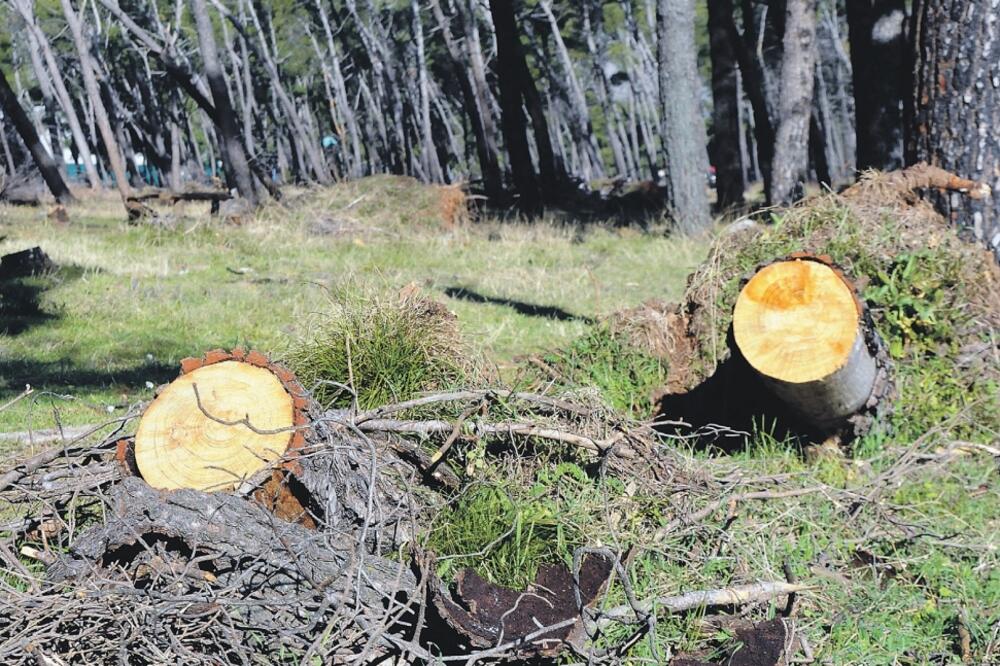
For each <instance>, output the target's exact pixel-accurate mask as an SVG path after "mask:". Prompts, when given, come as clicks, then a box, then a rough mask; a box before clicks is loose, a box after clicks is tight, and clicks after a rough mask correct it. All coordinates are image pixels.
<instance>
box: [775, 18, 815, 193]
mask: <svg viewBox="0 0 1000 666" xmlns="http://www.w3.org/2000/svg"><path fill="white" fill-rule="evenodd" d="M787 4H788V10H787V12H788V13H787V17H786V20H785V37H784V57H783V60H782V63H781V95H780V123H779V125H778V131H777V133H776V135H775V140H774V162H773V164H772V166H771V170H772V174H771V189H770V191H769V192H768V202H769V203H770V204H771V205H782V204H788V203H791V202H792V201H794V200H796V199H798V198H800V197H801V196H802V193H803V188H804V185H805V181H806V178H807V175H808V174H807V171H808V168H809V154H808V147H809V118H810V115H811V111H812V100H813V78H814V74H813V69H814V67H815V62H816V4H815V0H789V1H788V3H787Z"/></svg>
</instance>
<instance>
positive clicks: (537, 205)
mask: <svg viewBox="0 0 1000 666" xmlns="http://www.w3.org/2000/svg"><path fill="white" fill-rule="evenodd" d="M490 11H491V13H492V15H493V23H494V25H495V26H496V39H497V78H498V79H499V82H500V111H501V114H500V118H501V127H502V131H503V137H504V143H505V144H506V146H507V156H508V159H509V160H510V172H511V176H512V177H513V180H514V189H515V191H516V192H517V196H518V201H517V206H518V208H519V209H520V210H521V212H522V213H524V214H525V215H528V216H534V215H537V214H538V213H539V212H541V204H542V194H541V190H540V189H539V184H538V179H537V178H536V176H535V167H534V165H533V164H532V162H531V149H530V148H529V147H528V129H527V121H526V119H525V117H524V110H523V107H522V104H521V99H522V97H521V96H522V91H523V89H524V84H523V82H522V81H521V78H522V76H523V73H524V71H526V70H527V65H526V64H525V63H524V54H523V53H522V52H521V45H520V41H519V40H518V36H517V35H518V32H517V22H516V20H515V18H514V5H513V0H490ZM528 83H529V84H530V85H531V86H532V87H534V84H533V83H531V82H530V81H529V82H528ZM550 146H551V144H550Z"/></svg>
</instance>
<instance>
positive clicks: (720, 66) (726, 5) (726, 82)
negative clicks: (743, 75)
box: [708, 0, 745, 210]
mask: <svg viewBox="0 0 1000 666" xmlns="http://www.w3.org/2000/svg"><path fill="white" fill-rule="evenodd" d="M732 11H733V6H732V2H731V1H730V0H719V1H715V2H709V3H708V37H709V54H710V56H711V59H712V143H711V156H712V164H713V165H714V166H715V191H716V197H717V199H716V205H717V206H718V208H719V209H720V210H725V209H727V208H730V207H732V206H738V205H741V204H742V203H743V190H744V189H745V184H744V182H743V158H742V154H741V151H740V148H741V143H740V138H741V135H742V128H741V127H740V113H739V105H740V99H739V97H740V89H739V81H738V71H737V68H736V53H735V49H737V48H739V47H738V45H736V44H733V42H732V41H730V39H729V34H728V29H727V24H728V22H729V21H731V20H732ZM726 12H729V15H728V16H727V15H726Z"/></svg>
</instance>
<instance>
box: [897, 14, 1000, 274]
mask: <svg viewBox="0 0 1000 666" xmlns="http://www.w3.org/2000/svg"><path fill="white" fill-rule="evenodd" d="M913 44H914V48H915V49H916V52H915V53H914V57H915V61H916V66H915V68H914V74H915V77H916V86H915V88H914V89H913V98H912V101H911V102H910V104H911V109H912V111H911V114H910V117H909V118H908V141H909V144H910V145H909V147H908V153H909V155H908V161H910V162H914V161H926V162H929V163H930V164H932V165H933V166H938V167H941V168H943V169H945V170H947V171H951V172H953V173H956V174H958V175H959V176H962V177H963V178H970V179H972V180H977V181H982V182H984V183H986V184H987V185H989V186H990V187H991V188H992V190H993V192H998V191H1000V133H998V132H997V128H998V127H1000V88H998V86H997V82H998V76H1000V75H998V73H997V66H996V53H997V51H998V50H1000V20H998V15H997V13H996V9H995V7H994V5H993V3H992V2H990V1H989V0H971V1H965V2H955V1H953V0H921V1H920V2H918V3H917V4H916V6H915V7H914V29H913ZM931 196H932V198H933V199H934V201H935V203H936V204H937V205H938V207H939V208H940V209H941V210H942V211H943V212H944V213H945V215H946V216H947V218H948V219H949V220H950V221H951V222H953V223H954V224H957V225H958V226H959V227H961V228H962V229H965V230H967V232H968V233H969V234H970V235H972V236H973V237H974V238H976V239H977V240H979V241H980V242H983V243H985V244H986V245H987V246H988V247H989V248H990V249H991V250H992V251H993V253H994V254H995V256H996V257H997V260H998V261H1000V196H997V195H994V196H993V197H992V198H989V199H980V200H975V199H972V200H970V199H969V198H968V197H961V196H957V195H951V196H948V195H943V194H932V195H931Z"/></svg>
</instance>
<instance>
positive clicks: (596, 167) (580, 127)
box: [538, 0, 604, 180]
mask: <svg viewBox="0 0 1000 666" xmlns="http://www.w3.org/2000/svg"><path fill="white" fill-rule="evenodd" d="M538 4H539V6H540V7H541V8H542V11H543V12H544V13H545V17H546V19H548V22H549V29H550V31H551V33H552V41H553V43H554V45H555V49H556V55H557V57H558V59H559V63H560V66H561V68H562V70H563V76H564V77H565V86H566V91H567V96H566V97H567V102H568V105H569V109H570V114H571V117H572V118H573V124H572V125H571V127H572V131H573V140H574V142H575V143H576V144H577V145H578V146H579V151H580V156H581V158H582V161H583V165H582V166H583V172H582V173H581V174H580V175H582V176H583V179H584V180H591V179H593V178H601V177H602V176H603V175H604V165H603V164H601V159H600V149H599V148H598V146H597V139H596V137H595V135H594V129H593V127H591V124H590V109H589V107H588V105H587V98H586V96H585V95H584V94H583V88H582V87H581V86H580V80H579V79H578V78H577V76H576V69H575V68H574V67H573V60H572V58H570V55H569V50H568V49H567V48H566V43H565V42H564V41H563V38H562V33H561V32H560V31H559V23H558V21H557V20H556V15H555V14H554V13H553V12H552V3H551V0H539V3H538ZM584 12H586V9H584Z"/></svg>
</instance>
